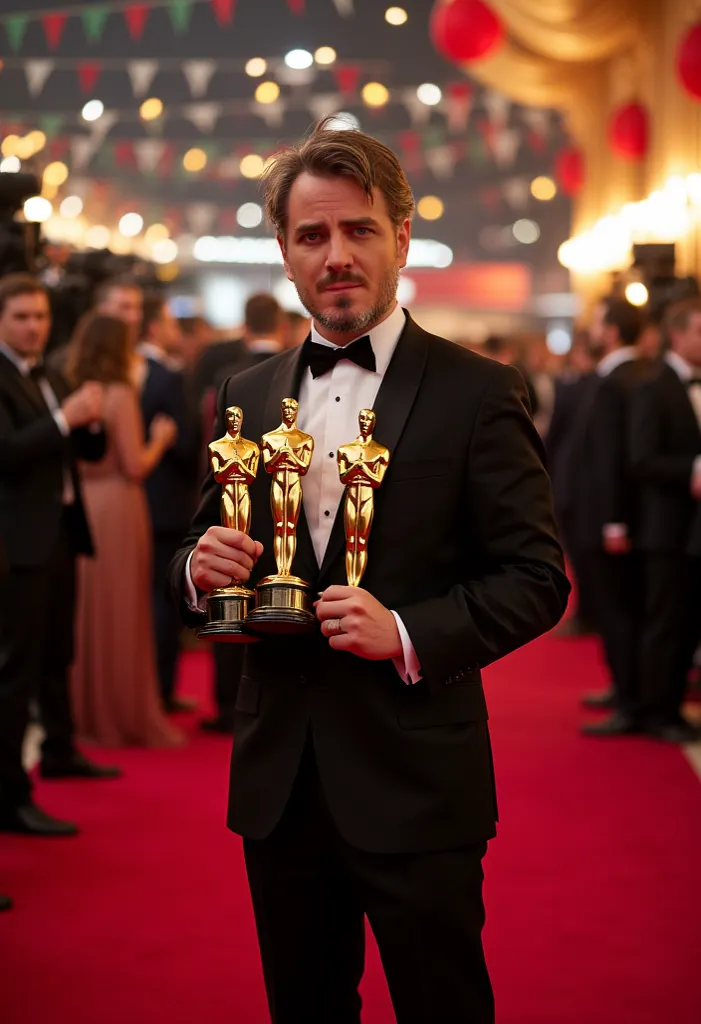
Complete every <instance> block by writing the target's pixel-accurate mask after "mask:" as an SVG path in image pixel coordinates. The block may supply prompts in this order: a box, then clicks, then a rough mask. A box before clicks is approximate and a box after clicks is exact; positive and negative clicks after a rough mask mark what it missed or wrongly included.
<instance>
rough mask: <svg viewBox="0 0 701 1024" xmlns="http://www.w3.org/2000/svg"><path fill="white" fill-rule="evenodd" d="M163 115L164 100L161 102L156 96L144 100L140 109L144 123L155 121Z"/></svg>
mask: <svg viewBox="0 0 701 1024" xmlns="http://www.w3.org/2000/svg"><path fill="white" fill-rule="evenodd" d="M162 113H163V100H159V99H158V98H157V97H156V96H152V97H151V98H150V99H148V100H144V102H143V103H142V104H141V106H140V108H139V114H140V115H141V118H142V120H144V121H155V120H156V118H158V117H160V116H161V114H162Z"/></svg>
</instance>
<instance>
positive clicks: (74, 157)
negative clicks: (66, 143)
mask: <svg viewBox="0 0 701 1024" xmlns="http://www.w3.org/2000/svg"><path fill="white" fill-rule="evenodd" d="M99 146H100V143H99V141H98V140H97V139H95V137H94V136H92V135H78V136H76V138H74V139H71V147H70V149H71V167H72V169H73V170H74V171H84V170H85V169H86V168H87V166H88V164H89V163H90V161H91V160H92V158H93V156H94V155H95V153H96V152H97V150H98V148H99Z"/></svg>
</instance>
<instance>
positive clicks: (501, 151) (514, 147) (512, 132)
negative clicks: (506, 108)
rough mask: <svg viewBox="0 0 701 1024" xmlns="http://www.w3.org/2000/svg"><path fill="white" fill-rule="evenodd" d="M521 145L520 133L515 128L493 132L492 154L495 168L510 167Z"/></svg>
mask: <svg viewBox="0 0 701 1024" xmlns="http://www.w3.org/2000/svg"><path fill="white" fill-rule="evenodd" d="M520 145H521V133H520V132H519V131H517V129H516V128H502V129H501V130H500V131H496V132H494V137H493V139H492V152H493V153H494V160H495V163H496V165H497V167H511V165H512V164H513V162H514V160H515V159H516V153H517V152H518V147H519V146H520Z"/></svg>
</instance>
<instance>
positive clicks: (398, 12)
mask: <svg viewBox="0 0 701 1024" xmlns="http://www.w3.org/2000/svg"><path fill="white" fill-rule="evenodd" d="M408 18H409V15H408V14H407V12H406V11H405V10H404V8H403V7H388V8H387V10H386V11H385V21H386V22H387V24H388V25H406V23H407V20H408Z"/></svg>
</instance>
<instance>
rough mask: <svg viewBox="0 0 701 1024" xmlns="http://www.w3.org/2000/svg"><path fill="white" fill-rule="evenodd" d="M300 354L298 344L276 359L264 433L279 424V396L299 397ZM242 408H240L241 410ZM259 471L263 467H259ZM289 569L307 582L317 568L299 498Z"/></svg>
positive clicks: (266, 407)
mask: <svg viewBox="0 0 701 1024" xmlns="http://www.w3.org/2000/svg"><path fill="white" fill-rule="evenodd" d="M300 356H301V348H298V349H295V350H294V351H293V352H290V353H286V354H285V355H284V356H281V357H280V359H279V361H278V365H277V367H276V370H275V374H274V376H273V379H272V381H271V382H270V389H269V391H268V397H267V399H266V402H265V413H264V417H263V430H262V433H264V434H265V433H267V432H268V431H269V430H275V428H276V427H278V426H279V425H280V421H281V418H282V413H281V412H280V403H281V402H282V400H283V398H297V399H298V398H299V389H300V384H301V382H302V372H303V370H304V367H303V366H301V364H300ZM245 411H246V410H245V409H244V413H245ZM261 466H262V462H261ZM263 472H265V471H264V470H263ZM302 492H304V480H302ZM292 572H293V573H294V574H295V576H300V577H301V578H302V579H304V580H308V581H309V582H312V581H313V580H315V579H316V577H317V575H318V572H319V566H318V564H317V560H316V555H315V554H314V545H313V544H312V538H311V534H310V533H309V524H308V523H307V517H306V514H305V512H304V501H303V502H302V510H301V512H300V514H299V522H298V524H297V553H296V555H295V560H294V564H293V566H292Z"/></svg>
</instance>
